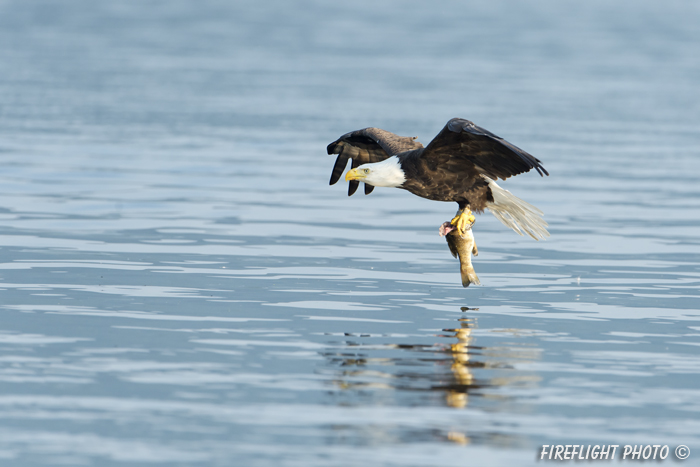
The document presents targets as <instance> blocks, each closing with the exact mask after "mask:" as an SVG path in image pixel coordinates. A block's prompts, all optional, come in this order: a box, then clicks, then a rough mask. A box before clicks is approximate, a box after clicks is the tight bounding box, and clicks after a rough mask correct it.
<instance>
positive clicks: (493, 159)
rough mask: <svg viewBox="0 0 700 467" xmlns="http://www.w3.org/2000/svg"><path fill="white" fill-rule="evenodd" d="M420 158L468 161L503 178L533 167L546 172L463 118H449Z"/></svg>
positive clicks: (530, 158) (441, 161)
mask: <svg viewBox="0 0 700 467" xmlns="http://www.w3.org/2000/svg"><path fill="white" fill-rule="evenodd" d="M421 159H424V160H426V161H427V160H431V161H432V162H434V163H437V164H440V165H442V164H450V165H454V164H455V163H464V162H466V163H471V164H473V165H474V166H475V167H476V169H477V170H478V171H479V172H480V173H482V174H484V175H486V176H488V177H490V178H492V179H494V180H495V179H498V178H501V179H503V180H505V179H506V178H508V177H512V176H513V175H518V174H521V173H523V172H529V171H530V169H535V170H537V172H538V173H539V174H540V175H543V173H544V174H545V175H549V173H548V172H547V171H546V170H545V168H544V167H542V164H541V162H540V160H539V159H537V158H536V157H534V156H532V155H530V154H528V153H526V152H525V151H523V150H522V149H520V148H519V147H517V146H514V145H513V144H510V143H509V142H508V141H506V140H504V139H503V138H501V137H499V136H496V135H494V134H493V133H491V132H490V131H488V130H485V129H483V128H481V127H480V126H477V125H475V124H474V123H472V122H470V121H469V120H464V119H463V118H453V119H452V120H450V121H449V122H447V125H445V128H443V129H442V131H441V132H440V133H438V135H437V136H436V137H435V138H434V139H433V140H432V141H431V142H430V144H429V145H428V147H426V148H425V151H423V153H422V154H421Z"/></svg>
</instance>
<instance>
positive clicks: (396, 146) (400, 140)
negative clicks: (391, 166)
mask: <svg viewBox="0 0 700 467" xmlns="http://www.w3.org/2000/svg"><path fill="white" fill-rule="evenodd" d="M415 139H416V138H415V137H410V136H398V135H395V134H394V133H391V132H389V131H384V130H380V129H379V128H365V129H364V130H357V131H352V132H350V133H347V134H344V135H343V136H341V137H340V138H338V140H336V141H333V142H332V143H331V144H329V145H328V148H327V149H328V154H338V158H337V159H336V160H335V165H334V166H333V172H331V182H330V184H331V185H334V184H335V183H336V182H337V181H338V179H340V176H341V175H342V174H343V171H345V167H346V166H347V165H348V159H352V168H353V169H354V168H356V167H359V166H361V165H362V164H367V163H368V162H381V161H383V160H384V159H387V158H389V157H391V156H394V155H396V154H400V153H402V152H405V151H410V150H412V149H420V148H422V147H423V145H422V144H420V143H419V142H418V141H416V140H415ZM359 184H360V182H358V181H357V180H351V181H350V185H349V186H348V196H352V195H353V194H354V193H355V191H357V187H358V186H359ZM373 189H374V187H373V186H372V185H367V184H365V194H366V195H368V194H370V193H372V190H373Z"/></svg>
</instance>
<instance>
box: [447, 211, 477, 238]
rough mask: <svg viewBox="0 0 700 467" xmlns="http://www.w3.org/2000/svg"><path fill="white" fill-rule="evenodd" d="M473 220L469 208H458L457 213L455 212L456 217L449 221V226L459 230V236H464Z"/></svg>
mask: <svg viewBox="0 0 700 467" xmlns="http://www.w3.org/2000/svg"><path fill="white" fill-rule="evenodd" d="M475 220H476V217H474V215H473V214H472V212H471V210H470V209H469V206H465V207H464V208H462V207H460V209H459V211H457V215H455V217H454V219H452V220H451V221H450V224H452V225H454V226H455V227H456V228H457V229H458V230H459V234H460V235H464V232H466V231H467V230H469V229H470V228H471V226H472V225H473V224H474V221H475Z"/></svg>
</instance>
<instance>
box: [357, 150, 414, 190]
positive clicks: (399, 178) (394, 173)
mask: <svg viewBox="0 0 700 467" xmlns="http://www.w3.org/2000/svg"><path fill="white" fill-rule="evenodd" d="M363 167H369V168H370V169H371V170H372V172H371V173H370V176H368V177H367V179H366V180H365V183H369V184H370V185H374V186H385V187H400V186H401V185H403V183H404V182H405V181H406V174H405V173H404V171H403V169H402V168H401V162H400V161H399V158H398V157H396V156H391V157H390V158H388V159H384V160H383V161H381V162H374V163H372V164H365V165H363Z"/></svg>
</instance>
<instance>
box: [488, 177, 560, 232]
mask: <svg viewBox="0 0 700 467" xmlns="http://www.w3.org/2000/svg"><path fill="white" fill-rule="evenodd" d="M482 176H483V175H482ZM484 178H485V179H486V180H488V182H489V187H490V188H491V193H492V194H493V202H487V203H486V207H487V208H488V209H489V211H491V213H492V214H493V215H494V216H496V218H497V219H498V220H499V221H501V222H503V224H505V225H507V226H508V227H510V228H511V229H513V230H515V232H517V233H518V235H522V234H523V232H525V233H526V234H528V235H529V236H530V237H532V238H534V239H535V240H539V239H540V238H545V237H549V232H547V228H546V227H547V225H548V224H547V222H545V220H544V219H543V218H542V216H543V215H544V213H543V212H542V211H540V210H539V209H537V208H536V207H535V206H533V205H532V204H530V203H526V202H525V201H523V200H522V199H520V198H518V197H517V196H515V195H513V194H512V193H511V192H510V191H508V190H504V189H503V188H501V187H500V186H498V184H496V182H495V181H493V180H491V179H490V178H488V177H484Z"/></svg>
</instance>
